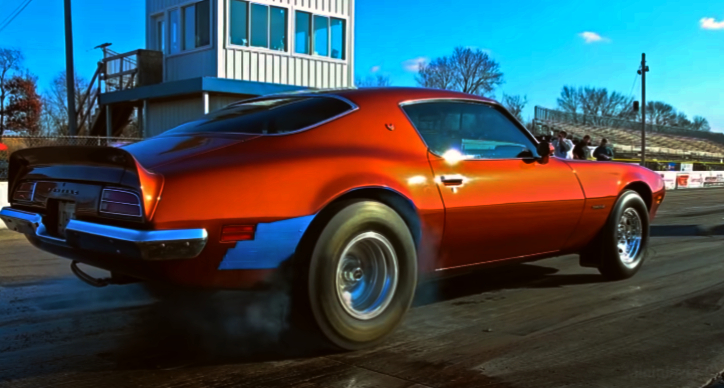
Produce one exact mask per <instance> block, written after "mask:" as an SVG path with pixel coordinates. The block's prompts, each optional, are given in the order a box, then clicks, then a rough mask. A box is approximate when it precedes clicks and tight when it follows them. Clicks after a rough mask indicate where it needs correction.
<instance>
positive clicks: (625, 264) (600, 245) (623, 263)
mask: <svg viewBox="0 0 724 388" xmlns="http://www.w3.org/2000/svg"><path fill="white" fill-rule="evenodd" d="M648 240H649V213H648V208H647V207H646V204H645V203H644V201H643V199H641V197H640V196H639V194H638V193H636V192H635V191H631V190H629V191H626V192H624V193H623V194H621V196H620V197H619V199H618V201H616V204H615V205H614V208H613V210H612V211H611V214H610V215H609V218H608V221H607V222H606V224H605V225H604V227H603V229H602V230H601V232H599V234H598V236H597V237H596V238H595V239H594V240H593V241H592V242H591V243H590V244H589V246H588V247H586V248H585V249H584V250H583V252H581V262H586V263H595V264H596V266H597V267H598V270H599V272H600V273H601V274H602V275H603V276H605V277H606V278H607V279H609V280H623V279H628V278H630V277H632V276H634V275H635V274H636V273H637V272H638V271H639V269H641V266H642V265H643V263H644V260H645V259H646V256H647V250H648Z"/></svg>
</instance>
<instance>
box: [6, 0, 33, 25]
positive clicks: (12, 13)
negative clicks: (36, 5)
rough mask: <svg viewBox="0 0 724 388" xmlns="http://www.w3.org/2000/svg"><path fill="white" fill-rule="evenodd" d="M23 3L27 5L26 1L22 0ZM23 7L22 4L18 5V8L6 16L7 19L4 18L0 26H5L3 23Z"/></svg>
mask: <svg viewBox="0 0 724 388" xmlns="http://www.w3.org/2000/svg"><path fill="white" fill-rule="evenodd" d="M23 1H25V2H26V3H27V1H28V0H23ZM23 5H24V4H23V3H20V5H18V7H17V8H15V9H14V10H13V12H10V14H9V15H8V17H6V18H5V20H3V21H2V23H0V25H3V24H5V22H7V21H8V19H10V17H11V16H13V15H14V14H15V13H17V12H18V10H19V9H20V8H22V7H23Z"/></svg>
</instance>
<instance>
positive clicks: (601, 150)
mask: <svg viewBox="0 0 724 388" xmlns="http://www.w3.org/2000/svg"><path fill="white" fill-rule="evenodd" d="M593 156H594V157H595V158H596V160H598V161H599V162H608V161H611V160H613V151H612V150H611V149H610V148H608V140H606V139H602V140H601V145H600V146H598V148H596V150H595V151H593Z"/></svg>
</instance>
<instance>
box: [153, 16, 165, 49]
mask: <svg viewBox="0 0 724 388" xmlns="http://www.w3.org/2000/svg"><path fill="white" fill-rule="evenodd" d="M151 23H152V29H153V30H152V31H153V49H154V50H157V51H161V52H164V53H165V52H166V23H165V22H164V20H163V16H154V17H153V19H152V22H151Z"/></svg>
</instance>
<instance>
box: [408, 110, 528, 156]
mask: <svg viewBox="0 0 724 388" xmlns="http://www.w3.org/2000/svg"><path fill="white" fill-rule="evenodd" d="M402 109H403V110H404V111H405V113H407V115H408V116H409V117H410V120H411V121H412V124H413V125H414V126H415V128H417V130H418V132H420V135H421V136H422V138H423V140H424V141H425V143H426V144H427V146H428V147H429V148H430V151H432V152H434V153H435V154H438V155H443V154H445V153H446V152H448V151H451V150H456V151H458V152H460V153H462V154H463V155H464V156H465V158H466V159H514V158H527V157H533V156H534V150H535V145H534V144H533V142H532V141H531V140H530V139H529V138H528V136H526V135H525V134H524V133H523V132H522V131H521V130H520V128H518V126H516V125H515V124H514V123H513V122H512V121H510V120H509V119H508V118H507V117H505V115H503V114H502V113H501V112H499V111H498V110H497V109H495V108H494V107H492V106H489V105H486V104H480V103H467V102H453V101H451V102H430V103H418V104H410V105H404V106H403V107H402Z"/></svg>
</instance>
